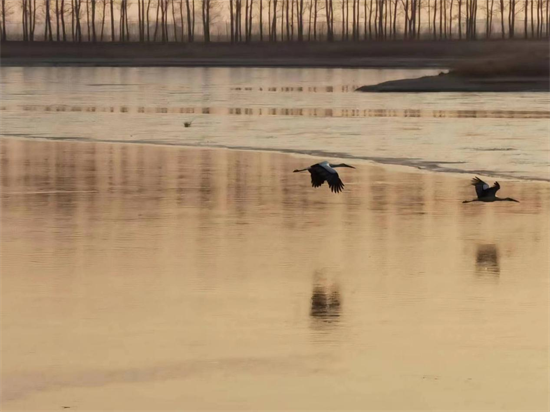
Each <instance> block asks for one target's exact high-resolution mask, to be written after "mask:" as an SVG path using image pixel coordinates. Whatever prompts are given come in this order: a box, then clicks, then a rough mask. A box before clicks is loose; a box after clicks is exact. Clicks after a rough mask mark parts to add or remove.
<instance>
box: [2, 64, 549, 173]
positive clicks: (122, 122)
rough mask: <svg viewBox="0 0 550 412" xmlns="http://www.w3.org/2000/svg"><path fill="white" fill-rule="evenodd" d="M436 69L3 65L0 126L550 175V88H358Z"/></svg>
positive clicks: (30, 133)
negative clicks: (360, 90)
mask: <svg viewBox="0 0 550 412" xmlns="http://www.w3.org/2000/svg"><path fill="white" fill-rule="evenodd" d="M439 71H440V70H435V69H423V70H402V69H399V70H390V69H276V68H272V69H269V68H43V67H40V68H16V67H13V68H11V67H10V68H2V70H1V71H0V81H1V85H0V86H1V89H0V90H1V93H2V104H1V107H0V108H1V110H0V116H1V118H2V128H1V133H2V135H4V136H11V137H14V136H15V137H27V138H47V139H62V140H66V139H72V140H84V141H110V142H148V143H157V144H171V145H192V146H210V147H232V148H247V149H269V150H277V151H291V152H297V153H310V154H317V155H319V156H320V157H328V156H339V157H347V158H357V159H368V160H374V161H377V162H382V163H393V164H405V165H411V166H415V167H420V168H428V169H433V170H447V171H458V172H464V171H466V172H472V173H474V172H476V173H481V172H482V173H485V174H489V175H495V176H507V177H512V178H529V179H542V180H550V174H549V171H550V163H549V157H550V142H549V140H550V139H549V135H550V123H549V119H550V97H549V94H548V93H420V94H402V93H401V94H393V93H390V94H364V93H357V92H354V90H355V89H356V88H357V87H359V86H362V85H366V84H375V83H379V82H382V81H387V80H395V79H400V78H407V77H409V78H410V77H419V76H423V75H432V74H437V73H438V72H439ZM191 120H192V121H193V124H192V127H191V128H184V127H183V123H184V121H191Z"/></svg>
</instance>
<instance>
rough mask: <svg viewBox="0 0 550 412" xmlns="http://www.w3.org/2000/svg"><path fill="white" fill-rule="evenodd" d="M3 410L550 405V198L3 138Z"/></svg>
mask: <svg viewBox="0 0 550 412" xmlns="http://www.w3.org/2000/svg"><path fill="white" fill-rule="evenodd" d="M0 147H1V154H2V163H1V165H2V166H1V172H2V173H1V174H2V180H1V185H2V186H1V189H2V197H1V201H2V204H1V206H2V216H1V218H2V220H1V224H2V239H1V240H2V243H1V245H2V261H1V270H2V290H1V293H2V296H1V297H2V301H1V305H2V306H1V310H2V391H3V393H2V410H4V411H12V410H20V411H29V410H62V409H63V407H64V406H68V407H70V409H71V410H83V411H98V410H119V411H120V410H460V411H463V410H472V411H480V410H487V411H489V410H491V411H492V410H546V409H548V384H549V381H548V376H549V370H548V365H549V363H548V336H549V329H548V325H549V318H548V313H549V312H548V309H549V306H548V286H549V282H548V271H549V257H548V248H549V236H548V233H549V232H548V229H549V210H550V208H549V206H550V205H549V194H550V187H549V185H548V184H547V183H535V182H525V181H518V182H506V183H505V184H503V187H502V189H501V192H502V193H503V195H504V196H513V197H516V198H518V199H520V200H521V203H494V204H475V203H474V204H462V203H461V201H462V200H463V199H470V198H471V197H472V196H473V193H472V192H473V191H472V188H471V187H470V186H468V184H467V182H464V178H463V177H461V176H459V177H457V176H453V175H448V174H445V173H431V172H423V171H408V172H404V171H403V170H410V169H403V170H402V171H400V172H398V171H395V170H392V169H391V168H390V167H388V166H373V165H367V164H359V165H357V166H358V168H357V169H356V170H351V169H349V170H343V171H342V172H341V176H342V178H343V180H344V182H345V183H346V189H345V191H344V192H343V193H342V194H341V195H333V194H331V193H330V192H329V191H328V188H327V187H326V186H325V187H322V188H320V189H319V190H313V189H312V188H311V186H310V182H309V177H308V176H307V174H306V175H298V174H293V173H292V172H291V171H292V170H293V169H296V168H299V167H303V166H304V165H308V164H309V163H310V162H311V159H310V158H308V157H300V156H290V155H286V154H276V153H266V152H261V153H257V152H250V151H248V152H246V151H244V152H243V151H234V150H220V149H200V150H199V149H185V148H173V147H158V146H147V145H129V144H105V143H82V142H45V141H29V140H26V139H24V140H23V139H2V140H1V141H0Z"/></svg>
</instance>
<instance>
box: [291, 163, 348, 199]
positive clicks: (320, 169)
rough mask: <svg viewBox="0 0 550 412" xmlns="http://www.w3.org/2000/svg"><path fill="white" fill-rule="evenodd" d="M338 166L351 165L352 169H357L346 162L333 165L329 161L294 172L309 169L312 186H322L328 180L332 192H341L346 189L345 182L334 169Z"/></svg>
mask: <svg viewBox="0 0 550 412" xmlns="http://www.w3.org/2000/svg"><path fill="white" fill-rule="evenodd" d="M336 167H350V168H352V169H355V167H353V166H350V165H347V164H345V163H340V164H338V165H331V164H330V163H329V162H320V163H317V164H314V165H312V166H310V167H308V168H306V169H299V170H298V169H296V170H295V171H294V173H296V172H305V171H306V170H307V171H308V172H309V173H310V174H311V186H313V187H321V186H322V185H323V183H325V181H326V182H327V183H328V186H329V187H330V190H331V191H332V192H334V193H340V192H341V191H342V190H344V184H343V183H342V181H341V180H340V177H339V176H338V173H337V172H336V170H334V168H336Z"/></svg>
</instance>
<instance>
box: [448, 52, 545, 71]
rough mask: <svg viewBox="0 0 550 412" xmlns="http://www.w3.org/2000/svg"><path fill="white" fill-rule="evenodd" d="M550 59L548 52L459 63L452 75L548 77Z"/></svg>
mask: <svg viewBox="0 0 550 412" xmlns="http://www.w3.org/2000/svg"><path fill="white" fill-rule="evenodd" d="M549 72H550V59H549V54H548V50H546V52H544V51H542V50H540V51H536V52H534V53H528V52H527V53H526V52H522V53H517V54H514V55H512V56H502V55H501V56H497V57H490V58H485V59H473V60H466V61H459V62H457V63H455V64H454V67H453V69H452V70H451V71H450V74H454V75H457V76H462V77H471V78H472V77H477V78H488V77H512V76H513V77H518V76H521V77H548V74H549Z"/></svg>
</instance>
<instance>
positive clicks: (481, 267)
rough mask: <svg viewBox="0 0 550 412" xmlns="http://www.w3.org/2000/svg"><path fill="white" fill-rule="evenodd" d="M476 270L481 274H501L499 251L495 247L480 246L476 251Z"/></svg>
mask: <svg viewBox="0 0 550 412" xmlns="http://www.w3.org/2000/svg"><path fill="white" fill-rule="evenodd" d="M476 268H477V270H478V272H479V273H486V272H490V273H494V274H497V275H498V274H499V273H500V265H499V263H498V250H497V247H496V246H495V245H478V247H477V251H476Z"/></svg>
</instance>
